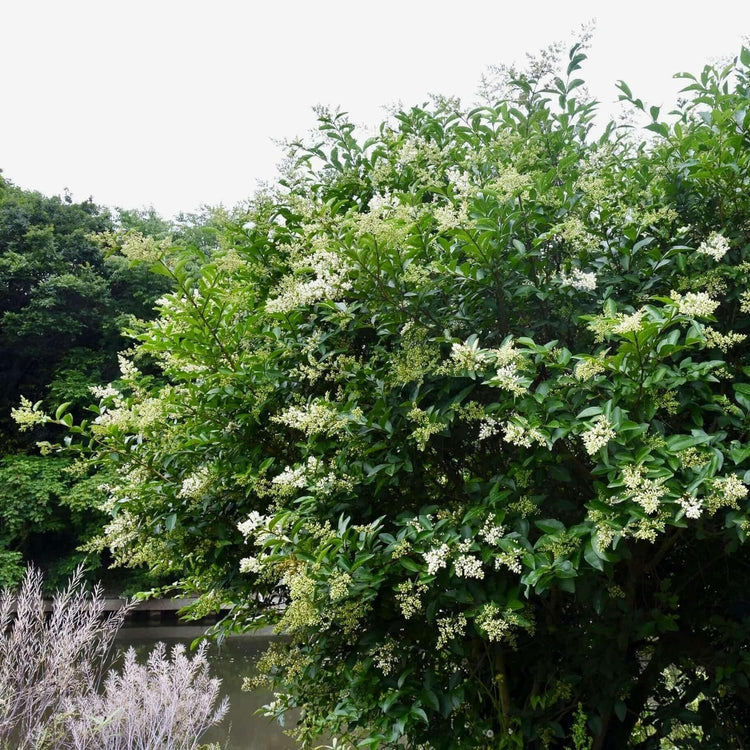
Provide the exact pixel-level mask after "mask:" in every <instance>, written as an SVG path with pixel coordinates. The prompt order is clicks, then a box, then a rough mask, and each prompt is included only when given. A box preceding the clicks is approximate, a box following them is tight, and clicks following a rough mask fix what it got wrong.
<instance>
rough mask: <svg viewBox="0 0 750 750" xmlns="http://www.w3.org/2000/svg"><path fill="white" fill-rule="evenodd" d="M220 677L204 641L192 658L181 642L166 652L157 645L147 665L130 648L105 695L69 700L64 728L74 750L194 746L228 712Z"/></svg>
mask: <svg viewBox="0 0 750 750" xmlns="http://www.w3.org/2000/svg"><path fill="white" fill-rule="evenodd" d="M220 685H221V681H220V680H218V679H215V678H211V677H209V674H208V661H207V659H206V644H205V643H201V645H200V646H199V648H198V650H197V652H196V654H195V655H194V656H193V657H192V658H190V657H188V656H187V655H186V653H185V647H184V646H183V645H176V646H174V647H173V648H172V650H171V653H170V654H169V655H168V654H167V649H166V646H165V645H164V644H163V643H158V644H157V645H156V646H155V648H154V650H153V651H152V652H151V654H150V655H149V657H148V661H147V662H146V664H145V665H144V664H139V663H138V662H137V661H136V654H135V649H133V648H132V647H131V648H130V649H128V651H127V652H126V654H125V663H124V665H123V669H122V672H117V671H115V670H111V671H110V672H109V674H108V676H107V679H106V681H105V683H104V692H103V694H98V693H96V692H93V691H92V692H89V693H86V694H84V695H79V696H77V697H75V698H74V699H72V700H70V701H66V706H65V707H66V718H65V726H66V729H67V731H68V733H69V734H70V738H71V740H70V744H69V745H68V747H70V748H72V749H73V750H94V749H95V748H96V750H194V749H195V748H196V747H197V746H198V742H199V740H200V738H201V737H202V736H203V735H204V734H205V732H206V731H207V730H208V728H209V727H211V726H212V725H214V724H217V723H219V722H220V721H221V720H222V719H223V718H224V716H225V715H226V713H227V711H228V710H229V700H228V699H227V698H226V697H225V698H224V699H223V700H222V701H221V703H219V705H218V707H214V705H215V703H216V701H217V699H218V697H219V687H220Z"/></svg>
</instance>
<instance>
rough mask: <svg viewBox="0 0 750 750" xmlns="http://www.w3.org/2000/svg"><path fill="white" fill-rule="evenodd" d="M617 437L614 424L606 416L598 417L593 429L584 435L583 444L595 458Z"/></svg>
mask: <svg viewBox="0 0 750 750" xmlns="http://www.w3.org/2000/svg"><path fill="white" fill-rule="evenodd" d="M615 435H616V433H615V431H614V429H613V428H612V423H611V422H610V421H609V420H608V419H607V418H606V417H605V416H604V415H601V416H600V417H598V419H597V420H596V422H595V423H594V425H593V427H591V429H589V430H587V431H586V432H584V433H583V444H584V446H585V448H586V452H587V453H588V454H589V455H590V456H593V455H594V454H595V453H596V452H597V451H599V450H600V449H601V448H603V447H604V446H605V445H606V444H607V443H608V442H609V441H610V440H612V438H614V437H615Z"/></svg>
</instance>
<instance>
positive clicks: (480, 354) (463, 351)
mask: <svg viewBox="0 0 750 750" xmlns="http://www.w3.org/2000/svg"><path fill="white" fill-rule="evenodd" d="M450 358H451V364H452V365H453V366H454V367H455V369H456V370H468V371H469V372H476V371H477V370H481V369H482V368H483V367H484V366H485V364H486V363H487V353H486V352H485V351H483V350H482V349H480V348H479V341H478V340H477V339H475V340H474V341H473V342H472V343H471V344H469V343H468V341H467V342H466V343H464V344H453V345H452V346H451V355H450Z"/></svg>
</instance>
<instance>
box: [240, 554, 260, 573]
mask: <svg viewBox="0 0 750 750" xmlns="http://www.w3.org/2000/svg"><path fill="white" fill-rule="evenodd" d="M260 570H261V563H260V560H258V558H257V557H243V558H242V559H241V560H240V573H260Z"/></svg>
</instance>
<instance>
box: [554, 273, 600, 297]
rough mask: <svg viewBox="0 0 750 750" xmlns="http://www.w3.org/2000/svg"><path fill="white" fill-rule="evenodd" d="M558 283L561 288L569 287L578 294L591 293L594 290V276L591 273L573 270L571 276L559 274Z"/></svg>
mask: <svg viewBox="0 0 750 750" xmlns="http://www.w3.org/2000/svg"><path fill="white" fill-rule="evenodd" d="M560 283H561V284H562V285H563V286H571V287H573V289H577V290H578V291H579V292H593V291H594V290H595V289H596V274H595V273H594V272H593V271H581V269H580V268H574V269H572V271H571V274H570V275H568V274H566V273H561V274H560Z"/></svg>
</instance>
